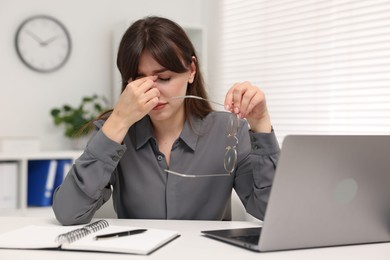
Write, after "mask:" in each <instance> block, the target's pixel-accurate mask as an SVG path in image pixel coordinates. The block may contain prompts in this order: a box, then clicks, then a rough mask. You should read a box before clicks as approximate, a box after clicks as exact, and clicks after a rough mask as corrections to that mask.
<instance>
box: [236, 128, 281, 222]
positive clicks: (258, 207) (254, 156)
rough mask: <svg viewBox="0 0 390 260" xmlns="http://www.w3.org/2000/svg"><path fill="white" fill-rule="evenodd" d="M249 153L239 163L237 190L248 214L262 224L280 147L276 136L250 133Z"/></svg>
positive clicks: (273, 134) (272, 133)
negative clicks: (259, 220)
mask: <svg viewBox="0 0 390 260" xmlns="http://www.w3.org/2000/svg"><path fill="white" fill-rule="evenodd" d="M249 139H250V140H249V141H250V151H249V153H248V154H247V155H246V156H245V158H244V159H242V162H240V163H239V166H238V169H237V173H236V178H235V182H234V188H235V190H236V192H237V195H238V196H239V197H240V199H241V201H242V202H243V204H244V206H245V209H246V211H247V212H248V213H249V214H251V215H253V216H254V217H256V218H258V219H261V220H263V219H264V214H265V210H266V207H267V204H268V199H269V195H270V191H271V186H272V181H273V178H274V175H275V170H276V165H277V162H278V160H279V155H280V147H279V143H278V141H277V139H276V136H275V133H274V131H273V130H272V132H271V133H254V132H251V131H249Z"/></svg>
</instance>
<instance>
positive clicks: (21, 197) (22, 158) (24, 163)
mask: <svg viewBox="0 0 390 260" xmlns="http://www.w3.org/2000/svg"><path fill="white" fill-rule="evenodd" d="M81 153H82V151H47V152H37V153H25V154H24V153H0V162H15V163H16V164H17V169H18V170H17V175H18V176H17V210H21V211H25V210H29V207H28V206H27V188H28V183H27V180H28V172H27V168H28V162H29V161H30V160H61V159H70V160H72V161H74V160H76V159H77V158H78V157H79V156H80V155H81ZM34 208H35V207H34ZM3 211H8V209H0V214H1V213H3Z"/></svg>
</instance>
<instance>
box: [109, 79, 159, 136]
mask: <svg viewBox="0 0 390 260" xmlns="http://www.w3.org/2000/svg"><path fill="white" fill-rule="evenodd" d="M156 79H157V76H150V77H144V78H140V79H136V80H134V81H131V82H129V83H128V84H127V86H126V88H125V90H124V91H123V92H122V94H121V95H120V97H119V100H118V102H117V103H116V105H115V107H114V110H113V111H112V113H111V115H110V117H109V118H108V119H107V121H106V122H105V123H104V125H103V128H102V130H103V132H104V134H105V135H106V136H107V137H108V138H110V139H111V140H114V141H116V142H117V143H121V142H122V141H123V138H124V137H125V135H126V133H127V131H128V130H129V128H130V126H132V125H133V124H134V123H135V122H137V121H139V120H140V119H141V118H143V117H144V116H145V115H147V114H148V113H149V112H150V111H151V110H152V109H153V108H154V107H155V106H156V105H157V104H158V100H159V96H160V91H159V90H158V89H157V88H156V87H155V86H156V82H155V81H156Z"/></svg>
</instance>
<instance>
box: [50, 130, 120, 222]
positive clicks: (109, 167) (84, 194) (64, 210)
mask: <svg viewBox="0 0 390 260" xmlns="http://www.w3.org/2000/svg"><path fill="white" fill-rule="evenodd" d="M125 151H126V146H125V145H120V144H117V143H116V142H114V141H112V140H110V139H109V138H108V137H106V136H105V135H104V133H103V132H102V131H101V130H99V131H97V133H96V134H95V135H94V136H93V137H92V138H91V140H90V141H89V143H88V145H87V147H86V149H85V151H84V152H83V154H82V155H81V156H80V157H79V158H78V159H77V160H76V161H75V163H74V165H73V166H72V168H71V170H70V172H69V173H68V174H67V176H66V178H65V180H64V182H63V183H62V184H61V185H60V186H59V187H58V188H57V190H56V191H55V193H54V197H53V211H54V213H55V216H56V218H57V220H58V221H59V222H60V223H61V224H63V225H75V224H85V223H88V222H90V221H91V219H92V218H93V216H94V214H95V212H96V210H98V209H99V208H100V207H101V206H102V205H103V203H105V202H106V201H107V200H108V199H109V198H110V196H111V187H110V180H111V179H112V178H113V172H114V171H115V169H116V167H117V164H118V162H119V160H120V158H121V157H122V155H123V154H124V152H125Z"/></svg>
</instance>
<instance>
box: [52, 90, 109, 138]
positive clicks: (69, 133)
mask: <svg viewBox="0 0 390 260" xmlns="http://www.w3.org/2000/svg"><path fill="white" fill-rule="evenodd" d="M107 103H108V102H107V99H106V98H105V97H103V96H98V95H92V96H85V97H83V98H82V101H81V104H80V105H79V106H77V107H73V106H70V105H63V106H62V107H60V108H53V109H52V110H51V111H50V114H51V116H52V117H53V121H54V124H55V125H56V126H58V125H64V126H65V136H66V137H68V138H70V139H75V138H80V137H83V136H88V134H90V133H91V132H92V131H93V129H94V126H93V124H91V122H92V121H93V120H94V119H96V117H98V116H99V115H100V114H101V113H102V112H104V111H105V110H107Z"/></svg>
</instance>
